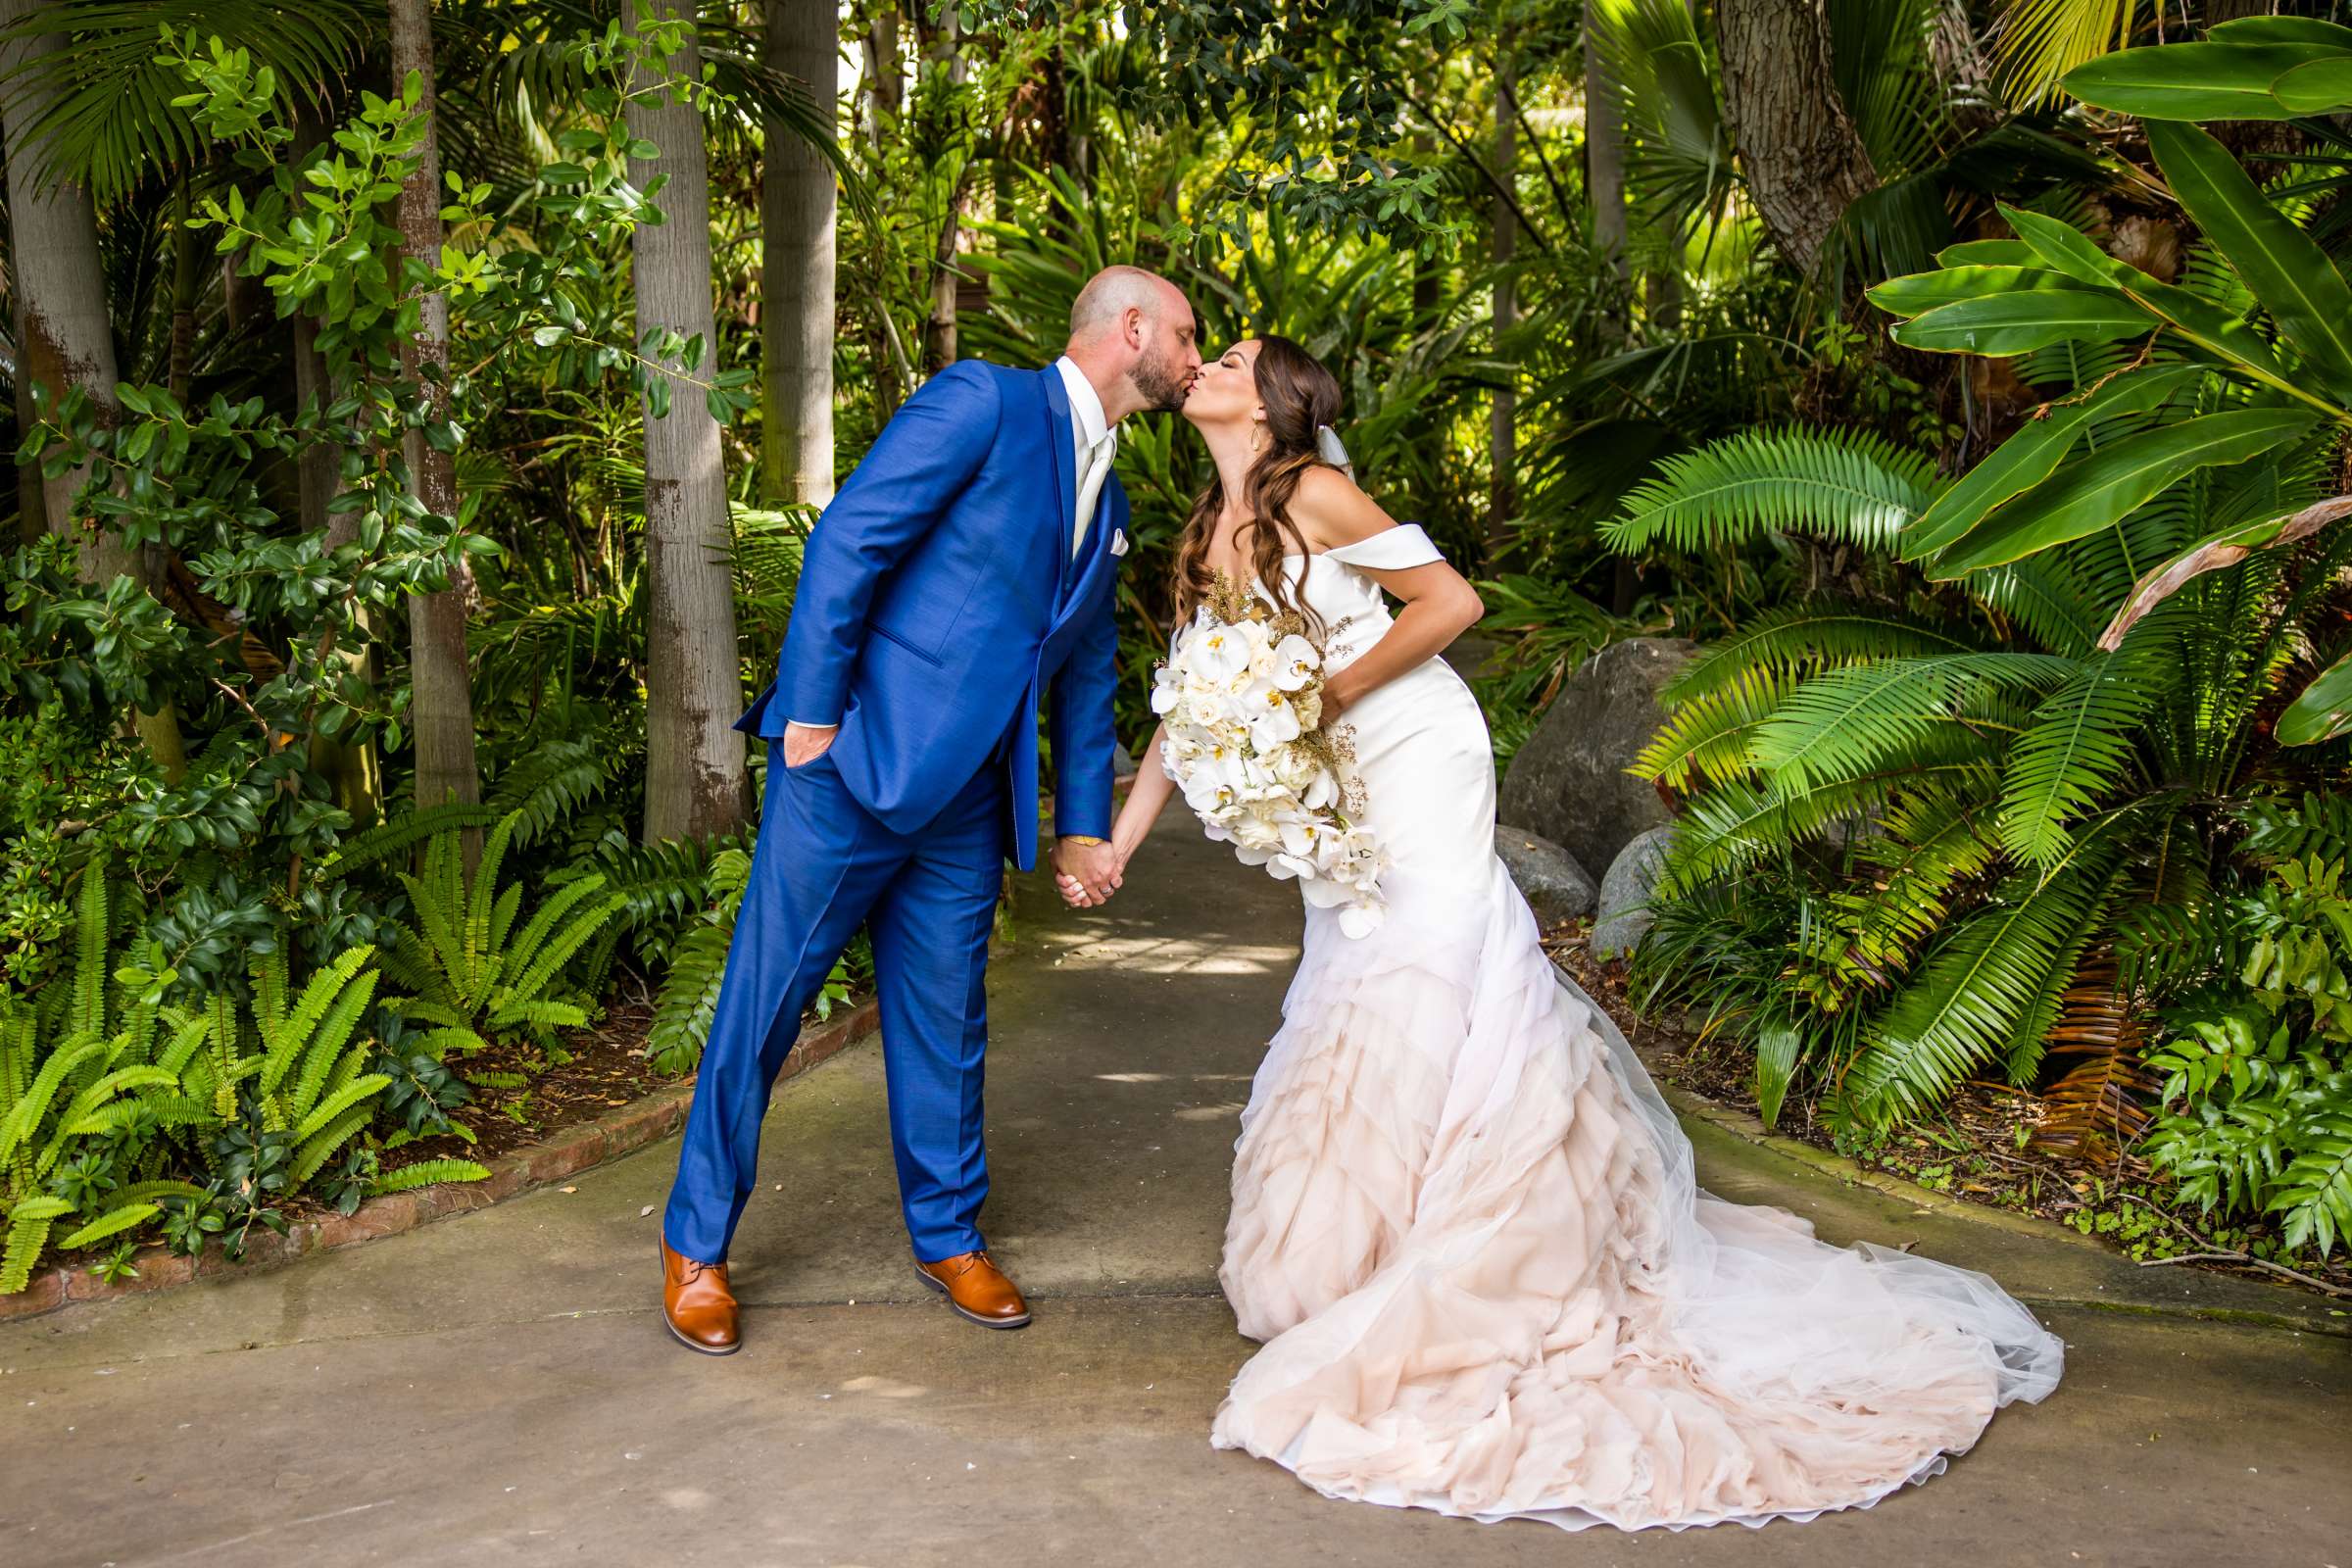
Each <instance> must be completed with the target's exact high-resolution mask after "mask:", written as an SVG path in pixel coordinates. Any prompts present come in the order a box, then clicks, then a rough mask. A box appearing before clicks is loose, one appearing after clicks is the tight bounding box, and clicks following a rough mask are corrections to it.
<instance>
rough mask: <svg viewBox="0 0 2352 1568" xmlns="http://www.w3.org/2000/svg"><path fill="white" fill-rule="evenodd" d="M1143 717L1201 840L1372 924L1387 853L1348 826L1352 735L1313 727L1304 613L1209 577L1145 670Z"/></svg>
mask: <svg viewBox="0 0 2352 1568" xmlns="http://www.w3.org/2000/svg"><path fill="white" fill-rule="evenodd" d="M1152 711H1153V712H1155V713H1157V714H1158V715H1159V716H1160V718H1161V719H1162V720H1163V721H1164V723H1165V724H1166V727H1167V738H1166V740H1165V742H1164V743H1163V744H1162V745H1161V747H1160V757H1159V760H1160V766H1161V767H1162V768H1164V769H1165V770H1166V772H1167V775H1168V777H1169V778H1171V779H1173V780H1175V782H1176V786H1177V788H1179V789H1181V790H1183V791H1184V800H1185V804H1186V805H1188V806H1190V807H1191V808H1192V809H1193V810H1194V811H1195V812H1196V813H1198V814H1199V816H1200V818H1201V823H1202V825H1203V826H1205V827H1206V828H1207V830H1208V836H1209V837H1210V838H1211V839H1214V840H1217V841H1219V842H1221V843H1229V844H1231V845H1232V846H1233V848H1234V853H1235V854H1236V855H1237V856H1239V857H1240V858H1241V860H1242V863H1243V864H1245V865H1262V866H1264V867H1265V868H1266V870H1267V872H1268V873H1269V874H1270V875H1273V876H1276V877H1297V878H1298V879H1299V886H1300V888H1301V889H1302V890H1303V891H1304V893H1305V895H1306V899H1307V902H1308V903H1310V904H1314V905H1317V906H1320V907H1327V908H1328V907H1338V908H1339V909H1340V911H1341V912H1340V926H1341V929H1342V930H1344V931H1346V932H1347V933H1348V935H1349V936H1350V937H1362V936H1365V935H1367V934H1369V933H1370V932H1371V931H1373V930H1374V929H1375V928H1377V927H1378V926H1379V924H1380V922H1381V917H1382V912H1383V910H1382V903H1381V896H1380V874H1381V872H1382V870H1383V869H1385V868H1386V866H1387V864H1388V857H1387V856H1386V855H1385V854H1383V853H1382V850H1381V847H1380V845H1379V843H1378V842H1377V841H1376V840H1375V839H1374V838H1373V836H1372V835H1371V833H1370V832H1368V831H1367V830H1366V829H1365V828H1364V827H1362V826H1361V825H1360V824H1359V823H1358V822H1356V821H1355V820H1353V818H1355V817H1359V816H1361V815H1362V813H1363V809H1364V800H1363V786H1362V784H1361V782H1360V781H1358V780H1357V779H1356V778H1355V777H1354V773H1353V769H1352V767H1351V766H1350V763H1351V762H1352V761H1353V760H1354V752H1353V747H1352V745H1351V740H1352V737H1351V736H1350V734H1349V732H1348V731H1347V730H1346V729H1342V730H1340V731H1339V732H1337V733H1334V732H1332V731H1328V730H1325V729H1323V728H1321V727H1320V726H1321V721H1322V716H1323V650H1322V649H1320V648H1318V647H1316V646H1315V644H1314V642H1313V641H1312V640H1311V639H1310V638H1309V637H1308V636H1307V634H1306V623H1305V621H1304V619H1303V618H1302V617H1300V616H1299V615H1298V614H1296V613H1287V612H1286V613H1276V611H1275V610H1274V608H1273V607H1272V606H1271V605H1269V604H1267V603H1266V602H1265V601H1263V600H1262V599H1259V598H1257V597H1256V596H1254V595H1247V594H1244V593H1243V592H1241V591H1240V590H1239V589H1236V588H1234V587H1233V586H1232V584H1230V583H1228V582H1224V581H1222V580H1220V582H1219V584H1218V592H1217V593H1216V594H1215V595H1213V596H1212V599H1211V602H1210V603H1208V604H1204V605H1202V606H1201V609H1200V611H1199V612H1198V613H1196V614H1195V615H1194V617H1193V620H1192V623H1191V624H1190V625H1187V626H1184V627H1182V628H1181V629H1179V630H1178V632H1177V633H1176V640H1175V642H1174V644H1173V646H1171V648H1170V649H1169V652H1168V657H1167V658H1166V659H1165V660H1163V661H1162V662H1160V664H1159V666H1158V668H1157V670H1156V671H1155V672H1154V675H1153V678H1152Z"/></svg>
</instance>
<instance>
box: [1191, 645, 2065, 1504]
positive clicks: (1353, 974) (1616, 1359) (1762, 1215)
mask: <svg viewBox="0 0 2352 1568" xmlns="http://www.w3.org/2000/svg"><path fill="white" fill-rule="evenodd" d="M1425 673H1428V672H1427V671H1424V672H1416V676H1415V677H1408V680H1407V681H1404V682H1399V683H1397V685H1398V686H1410V685H1413V684H1415V683H1416V682H1418V680H1419V676H1420V675H1421V674H1425ZM1445 679H1446V681H1451V676H1450V675H1449V674H1446V676H1445ZM1420 684H1422V685H1424V686H1425V687H1427V686H1428V685H1429V683H1426V682H1420ZM1452 690H1453V692H1459V702H1460V703H1467V702H1468V700H1469V699H1468V694H1467V692H1461V691H1460V690H1459V686H1458V683H1455V684H1454V686H1453V689H1452ZM1392 695H1393V696H1395V697H1397V698H1399V699H1402V698H1406V697H1408V696H1412V695H1413V694H1411V693H1409V692H1407V691H1396V690H1394V689H1392V690H1384V692H1382V693H1381V694H1379V697H1378V698H1376V699H1375V701H1376V702H1377V701H1379V699H1384V698H1389V697H1391V696H1392ZM1408 713H1410V714H1412V715H1414V716H1413V718H1412V719H1411V720H1409V721H1408V720H1407V718H1406V715H1407V714H1408ZM1383 720H1384V711H1383V710H1381V709H1375V708H1374V706H1373V705H1372V704H1367V705H1366V711H1364V713H1363V714H1362V715H1361V717H1360V718H1359V719H1358V720H1357V723H1358V752H1359V765H1361V766H1362V767H1363V769H1364V772H1365V776H1366V781H1367V784H1368V786H1369V790H1370V797H1371V808H1372V811H1373V813H1376V815H1375V825H1376V826H1377V825H1378V824H1379V821H1380V819H1381V818H1386V819H1387V820H1388V821H1391V822H1397V823H1408V824H1412V825H1413V831H1412V833H1411V835H1410V837H1409V839H1407V838H1406V837H1404V836H1402V835H1400V834H1398V833H1397V832H1394V831H1391V832H1389V833H1387V835H1386V836H1387V837H1389V839H1390V842H1391V846H1392V852H1393V853H1395V854H1397V867H1396V868H1395V870H1394V871H1393V873H1392V875H1391V877H1390V878H1389V881H1388V884H1387V886H1388V892H1389V915H1388V920H1387V922H1386V924H1385V925H1383V927H1382V928H1381V929H1380V930H1379V931H1377V932H1375V933H1374V934H1373V935H1371V936H1369V937H1366V938H1363V939H1360V940H1356V939H1350V938H1348V937H1347V936H1345V935H1344V934H1342V933H1341V931H1340V930H1339V927H1338V920H1337V916H1336V914H1335V913H1334V912H1333V911H1330V910H1325V909H1316V908H1312V907H1310V908H1309V909H1308V910H1307V928H1306V940H1305V949H1304V954H1303V956H1302V958H1301V961H1300V964H1299V972H1298V975H1297V977H1296V978H1295V979H1294V981H1293V983H1292V986H1291V988H1290V992H1289V995H1288V996H1287V998H1286V999H1285V1002H1284V1007H1283V1024H1282V1028H1281V1030H1280V1032H1279V1033H1278V1034H1277V1035H1276V1036H1275V1037H1274V1040H1273V1042H1272V1044H1271V1046H1270V1048H1269V1050H1268V1053H1267V1055H1266V1058H1265V1061H1264V1063H1263V1064H1262V1066H1261V1067H1260V1068H1259V1070H1258V1073H1257V1075H1256V1080H1255V1083H1254V1085H1253V1086H1252V1090H1251V1095H1250V1104H1249V1106H1248V1108H1247V1109H1246V1110H1245V1111H1244V1113H1243V1118H1242V1135H1241V1139H1240V1142H1239V1143H1238V1145H1237V1146H1236V1161H1235V1166H1234V1177H1233V1211H1232V1216H1231V1218H1230V1220H1229V1222H1228V1226H1227V1231H1226V1238H1225V1250H1224V1260H1223V1266H1222V1268H1221V1269H1220V1271H1219V1276H1218V1277H1219V1280H1220V1282H1221V1283H1222V1285H1223V1286H1224V1289H1225V1294H1226V1297H1227V1298H1228V1299H1229V1300H1230V1301H1231V1302H1232V1304H1233V1308H1234V1312H1235V1315H1236V1317H1237V1318H1238V1320H1239V1323H1240V1326H1241V1330H1242V1332H1243V1333H1244V1334H1246V1335H1248V1336H1250V1338H1252V1339H1256V1340H1260V1341H1263V1342H1264V1345H1263V1348H1261V1349H1260V1350H1259V1351H1258V1352H1257V1353H1256V1354H1255V1355H1254V1356H1253V1357H1252V1358H1251V1359H1250V1361H1249V1363H1248V1364H1247V1365H1245V1366H1244V1367H1243V1368H1242V1370H1241V1372H1240V1374H1239V1375H1238V1376H1237V1377H1236V1378H1235V1379H1234V1382H1233V1386H1232V1389H1231V1391H1230V1393H1229V1394H1228V1397H1226V1399H1225V1401H1224V1403H1223V1404H1222V1406H1221V1407H1220V1408H1219V1410H1218V1412H1217V1416H1216V1421H1215V1426H1214V1429H1213V1433H1212V1442H1213V1443H1214V1444H1215V1445H1216V1446H1219V1447H1237V1448H1244V1449H1247V1450H1248V1451H1250V1453H1253V1454H1256V1455H1259V1456H1260V1457H1263V1458H1268V1459H1272V1460H1275V1461H1276V1462H1278V1463H1280V1464H1283V1465H1285V1466H1287V1467H1288V1468H1290V1469H1291V1470H1293V1471H1295V1472H1296V1473H1297V1474H1298V1476H1299V1479H1300V1480H1302V1481H1304V1482H1306V1483H1307V1484H1308V1485H1310V1486H1312V1487H1314V1488H1316V1489H1317V1490H1318V1491H1320V1492H1323V1493H1324V1494H1326V1495H1330V1496H1334V1497H1344V1498H1352V1499H1357V1500H1362V1501H1368V1502H1379V1503H1388V1504H1396V1505H1409V1506H1414V1507H1423V1508H1432V1509H1436V1510H1438V1511H1440V1512H1443V1513H1448V1514H1457V1515H1464V1516H1468V1517H1471V1518H1476V1519H1482V1520H1496V1519H1502V1518H1508V1517H1520V1516H1525V1517H1532V1518H1538V1519H1543V1520H1545V1521H1548V1522H1550V1523H1553V1524H1557V1525H1560V1526H1562V1527H1564V1528H1567V1529H1582V1528H1586V1527H1588V1526H1591V1525H1594V1524H1610V1525H1616V1526H1618V1527H1620V1528H1623V1529H1639V1528H1643V1527H1648V1526H1666V1527H1669V1528H1673V1529H1683V1528H1686V1527H1689V1526H1691V1525H1706V1524H1716V1523H1720V1522H1723V1521H1726V1520H1738V1521H1740V1522H1742V1523H1747V1524H1761V1523H1763V1522H1764V1521H1765V1520H1767V1519H1771V1518H1774V1517H1792V1518H1798V1519H1809V1518H1812V1517H1814V1516H1815V1515H1817V1514H1819V1513H1821V1512H1822V1511H1824V1510H1827V1509H1834V1508H1849V1507H1865V1506H1868V1505H1870V1504H1871V1503H1873V1502H1876V1501H1877V1500H1878V1499H1879V1498H1880V1497H1883V1496H1885V1495H1887V1494H1888V1493H1889V1492H1892V1491H1894V1490H1895V1489H1896V1488H1898V1487H1901V1486H1902V1485H1903V1484H1904V1483H1906V1482H1912V1481H1924V1480H1926V1479H1928V1478H1929V1477H1931V1476H1934V1475H1936V1474H1938V1473H1939V1472H1940V1471H1942V1470H1943V1468H1944V1466H1945V1463H1946V1456H1947V1455H1950V1454H1956V1453H1960V1452H1963V1451H1965V1450H1966V1449H1967V1448H1968V1447H1969V1446H1971V1445H1973V1444H1974V1443H1975V1441H1976V1439H1977V1436H1978V1434H1979V1433H1981V1432H1982V1431H1983V1430H1984V1429H1985V1424H1986V1423H1987V1422H1988V1421H1989V1420H1990V1419H1991V1417H1992V1414H1993V1411H1994V1410H1995V1409H1997V1408H1998V1407H1999V1406H2001V1405H2004V1404H2007V1403H2008V1402H2009V1401H2011V1400H2012V1399H2026V1400H2039V1399H2041V1398H2043V1397H2046V1396H2047V1395H2048V1394H2049V1393H2050V1392H2051V1390H2052V1389H2054V1388H2055V1387H2056V1386H2057V1382H2058V1378H2059V1373H2060V1368H2061V1364H2062V1359H2063V1348H2062V1345H2061V1342H2060V1341H2059V1340H2058V1338H2057V1337H2056V1336H2055V1335H2053V1334H2051V1333H2049V1332H2048V1331H2047V1330H2045V1329H2043V1328H2042V1327H2041V1326H2040V1325H2039V1324H2038V1323H2037V1322H2036V1321H2035V1320H2034V1317H2033V1315H2032V1314H2031V1313H2030V1312H2028V1311H2027V1310H2026V1308H2025V1307H2024V1306H2023V1305H2021V1304H2020V1303H2019V1302H2018V1301H2016V1300H2015V1299H2012V1298H2011V1297H2009V1296H2008V1295H2007V1294H2006V1293H2004V1292H2003V1291H2002V1290H2001V1289H2000V1287H1999V1286H1998V1285H1996V1284H1995V1283H1994V1282H1993V1281H1992V1280H1991V1279H1990V1278H1989V1277H1988V1276H1986V1275H1985V1274H1982V1273H1979V1272H1977V1271H1974V1270H1970V1269H1962V1268H1957V1267H1953V1266H1950V1265H1946V1264H1942V1263H1938V1262H1936V1261H1934V1260H1932V1259H1928V1258H1922V1257H1913V1256H1911V1255H1909V1254H1907V1253H1904V1252H1899V1251H1896V1250H1892V1249H1889V1248H1884V1247H1879V1246H1876V1245H1873V1244H1870V1243H1862V1244H1859V1245H1857V1246H1855V1247H1852V1248H1836V1247H1831V1246H1829V1245H1828V1244H1826V1243H1824V1242H1821V1241H1819V1240H1817V1239H1816V1238H1815V1236H1814V1234H1813V1227H1812V1225H1811V1223H1810V1222H1809V1221H1807V1220H1804V1219H1802V1218H1800V1217H1798V1216H1796V1215H1794V1214H1792V1213H1790V1212H1789V1211H1788V1210H1786V1209H1783V1208H1778V1207H1773V1206H1762V1205H1756V1206H1751V1205H1740V1204H1734V1203H1728V1202H1724V1201H1721V1200H1719V1199H1716V1198H1714V1197H1712V1196H1710V1195H1709V1194H1707V1193H1705V1192H1704V1191H1702V1190H1700V1189H1699V1188H1698V1186H1697V1184H1696V1182H1695V1179H1694V1177H1693V1174H1692V1168H1691V1145H1690V1142H1689V1140H1688V1138H1687V1137H1686V1136H1685V1135H1684V1134H1683V1132H1682V1130H1681V1128H1680V1127H1679V1125H1678V1124H1677V1123H1676V1121H1675V1119H1674V1116H1673V1113H1672V1112H1671V1111H1670V1110H1669V1109H1668V1108H1667V1106H1666V1104H1665V1103H1664V1102H1663V1100H1662V1099H1661V1098H1660V1097H1659V1095H1658V1093H1657V1091H1656V1088H1655V1087H1654V1086H1653V1085H1652V1084H1651V1082H1650V1080H1649V1077H1648V1074H1647V1073H1646V1072H1645V1071H1644V1070H1643V1068H1642V1064H1641V1062H1640V1061H1639V1060H1638V1059H1637V1058H1636V1057H1635V1056H1634V1054H1633V1053H1632V1051H1631V1049H1630V1048H1629V1047H1628V1046H1627V1045H1626V1043H1625V1040H1624V1038H1623V1036H1622V1035H1621V1034H1619V1033H1618V1031H1617V1029H1616V1027H1615V1026H1614V1024H1613V1023H1611V1021H1610V1020H1609V1019H1608V1017H1607V1015H1606V1014H1605V1013H1602V1012H1600V1011H1599V1010H1598V1009H1597V1008H1596V1007H1594V1005H1593V1004H1592V1002H1591V1000H1590V999H1589V998H1587V997H1586V996H1585V995H1584V994H1583V993H1582V992H1581V991H1580V990H1578V989H1577V988H1576V987H1575V986H1574V985H1573V983H1571V982H1569V981H1567V980H1566V979H1564V978H1563V977H1562V976H1561V975H1560V974H1559V973H1558V971H1557V970H1556V969H1555V968H1554V967H1553V966H1552V964H1551V962H1550V961H1549V959H1548V957H1547V956H1545V955H1544V951H1543V949H1542V946H1541V944H1540V942H1539V940H1538V931H1537V927H1536V923H1535V919H1534V916H1533V915H1532V914H1531V913H1530V911H1529V909H1528V907H1527V905H1526V902H1525V900H1523V899H1522V898H1521V897H1520V895H1519V893H1518V890H1517V889H1516V888H1515V887H1514V886H1513V885H1512V883H1511V881H1510V878H1509V875H1508V873H1507V872H1506V871H1504V870H1503V868H1502V866H1501V863H1500V862H1499V861H1498V860H1497V859H1496V858H1495V855H1494V850H1493V841H1492V823H1493V820H1494V818H1493V772H1492V764H1491V763H1490V762H1488V761H1486V760H1485V752H1484V741H1485V730H1484V725H1483V723H1481V722H1479V721H1478V714H1477V711H1476V709H1475V708H1474V707H1472V708H1470V709H1469V711H1468V713H1467V718H1466V720H1465V717H1464V715H1463V714H1462V713H1461V712H1460V711H1459V705H1458V703H1457V702H1456V700H1455V698H1454V697H1453V695H1452V693H1451V692H1446V691H1444V690H1432V689H1425V690H1423V691H1422V692H1421V693H1419V694H1418V697H1417V699H1416V701H1415V703H1414V706H1413V707H1412V708H1410V709H1408V708H1406V707H1404V706H1403V705H1402V704H1390V705H1386V708H1385V722H1384V721H1383ZM1472 727H1475V728H1476V731H1477V733H1476V736H1475V738H1473V737H1472V736H1471V735H1470V733H1469V730H1470V728H1472ZM1457 732H1458V733H1457ZM1464 754H1467V758H1466V760H1464ZM1482 794H1483V801H1482V799H1481V796H1482Z"/></svg>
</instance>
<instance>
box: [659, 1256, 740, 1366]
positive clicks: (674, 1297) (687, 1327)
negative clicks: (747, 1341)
mask: <svg viewBox="0 0 2352 1568" xmlns="http://www.w3.org/2000/svg"><path fill="white" fill-rule="evenodd" d="M662 1322H663V1323H665V1324H667V1325H668V1326H669V1332H670V1333H671V1334H672V1335H674V1336H676V1338H677V1342H678V1343H679V1344H680V1345H683V1346H684V1347H686V1348H688V1349H689V1350H700V1351H702V1353H703V1354H705V1355H732V1354H734V1353H735V1352H736V1351H737V1350H740V1349H742V1348H743V1340H742V1337H741V1335H740V1334H739V1332H738V1331H737V1328H736V1323H735V1293H734V1292H733V1291H731V1290H729V1289H728V1288H727V1265H726V1264H724V1263H698V1262H696V1261H695V1260H694V1259H693V1258H691V1257H681V1256H679V1255H678V1254H677V1253H676V1252H673V1251H671V1250H669V1238H667V1237H666V1236H665V1237H663V1238H662Z"/></svg>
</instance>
